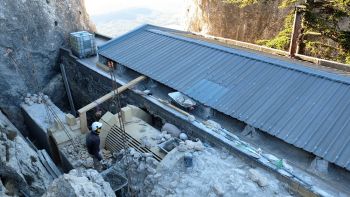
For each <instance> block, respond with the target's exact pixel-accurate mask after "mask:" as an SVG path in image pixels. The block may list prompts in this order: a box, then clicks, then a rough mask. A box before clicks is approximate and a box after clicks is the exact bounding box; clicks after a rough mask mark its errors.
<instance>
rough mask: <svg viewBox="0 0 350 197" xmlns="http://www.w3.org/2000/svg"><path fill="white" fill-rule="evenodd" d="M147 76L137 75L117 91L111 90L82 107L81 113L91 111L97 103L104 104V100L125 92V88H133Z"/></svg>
mask: <svg viewBox="0 0 350 197" xmlns="http://www.w3.org/2000/svg"><path fill="white" fill-rule="evenodd" d="M146 78H147V77H146V76H143V75H142V76H140V77H137V78H136V79H134V80H131V81H130V82H129V83H127V84H125V85H123V86H121V87H119V88H118V90H115V91H111V92H110V93H108V94H106V95H104V96H102V97H101V98H99V99H97V100H96V101H94V102H92V103H90V104H88V105H86V106H85V107H83V108H81V109H79V110H78V112H79V114H80V113H83V112H87V111H89V110H90V109H93V108H95V107H97V105H100V104H102V103H103V102H105V101H107V100H108V99H111V98H112V97H113V95H114V94H115V93H116V92H118V93H122V92H124V91H125V90H127V89H129V88H131V87H132V86H134V85H136V84H137V83H139V82H140V81H142V80H145V79H146Z"/></svg>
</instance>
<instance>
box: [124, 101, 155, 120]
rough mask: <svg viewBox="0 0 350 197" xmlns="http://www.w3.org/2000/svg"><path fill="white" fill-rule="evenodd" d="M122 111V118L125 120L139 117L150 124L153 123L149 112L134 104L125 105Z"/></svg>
mask: <svg viewBox="0 0 350 197" xmlns="http://www.w3.org/2000/svg"><path fill="white" fill-rule="evenodd" d="M121 111H122V118H123V120H124V121H125V122H129V121H131V120H132V118H133V117H136V118H139V119H141V120H143V121H145V122H147V123H148V124H151V122H152V118H151V116H150V115H149V114H148V113H146V112H145V111H143V110H142V109H140V108H138V107H136V106H134V105H127V106H126V107H123V108H122V109H121Z"/></svg>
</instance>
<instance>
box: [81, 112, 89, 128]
mask: <svg viewBox="0 0 350 197" xmlns="http://www.w3.org/2000/svg"><path fill="white" fill-rule="evenodd" d="M79 119H80V131H81V132H82V133H86V132H87V131H88V130H89V128H88V126H87V118H86V112H79Z"/></svg>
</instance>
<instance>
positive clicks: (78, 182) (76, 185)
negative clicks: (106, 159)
mask: <svg viewBox="0 0 350 197" xmlns="http://www.w3.org/2000/svg"><path fill="white" fill-rule="evenodd" d="M61 196H71V197H78V196H81V197H90V196H91V197H95V196H100V197H103V196H106V197H107V196H108V197H113V196H115V194H114V192H113V190H112V188H111V186H110V185H109V183H107V182H105V181H104V180H103V178H102V176H101V175H100V174H99V173H98V172H97V171H96V170H93V169H88V170H81V171H80V170H75V169H74V170H71V171H70V172H69V173H68V174H64V175H62V176H60V177H59V178H57V179H55V180H54V181H53V182H52V184H51V185H50V187H49V189H48V190H47V192H46V193H45V194H44V195H43V197H61Z"/></svg>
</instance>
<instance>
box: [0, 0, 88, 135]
mask: <svg viewBox="0 0 350 197" xmlns="http://www.w3.org/2000/svg"><path fill="white" fill-rule="evenodd" d="M0 29H1V31H0V91H1V96H0V108H1V109H2V111H4V112H5V113H6V114H7V115H8V116H9V118H10V119H12V120H13V122H14V123H15V125H16V126H17V127H18V128H19V129H21V128H22V124H21V123H22V116H21V113H20V111H19V109H20V108H19V104H20V102H21V100H20V98H21V96H23V95H24V94H25V93H27V92H31V93H38V92H40V91H42V90H43V89H44V87H45V86H46V84H49V82H50V81H51V79H53V78H54V80H56V81H57V79H58V78H57V77H56V78H55V77H54V76H55V75H56V74H57V73H58V71H59V67H58V66H57V65H56V63H57V59H58V55H59V48H60V47H62V46H63V47H67V43H68V42H67V41H68V35H69V33H70V32H73V31H78V30H91V31H93V30H94V26H93V25H91V24H90V22H89V17H88V15H87V13H86V11H85V5H84V1H83V0H46V1H44V0H21V1H13V0H2V1H0ZM55 84H57V82H55ZM46 91H47V92H50V91H48V90H47V89H46ZM51 92H52V93H55V91H51ZM49 96H50V97H52V98H54V97H55V95H54V94H53V95H49Z"/></svg>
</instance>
